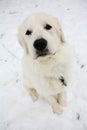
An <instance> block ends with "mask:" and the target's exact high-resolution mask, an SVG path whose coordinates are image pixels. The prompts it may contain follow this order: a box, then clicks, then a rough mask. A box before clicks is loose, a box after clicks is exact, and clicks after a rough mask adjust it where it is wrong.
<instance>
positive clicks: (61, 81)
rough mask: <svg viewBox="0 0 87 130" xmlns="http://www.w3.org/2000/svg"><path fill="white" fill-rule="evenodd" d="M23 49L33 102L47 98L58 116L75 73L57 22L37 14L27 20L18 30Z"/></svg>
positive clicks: (49, 17)
mask: <svg viewBox="0 0 87 130" xmlns="http://www.w3.org/2000/svg"><path fill="white" fill-rule="evenodd" d="M18 39H19V42H20V44H21V45H22V47H23V48H24V57H23V59H22V66H23V73H24V86H25V88H26V89H27V91H28V92H29V94H30V96H31V97H32V100H33V101H36V100H37V99H38V95H40V96H42V97H44V98H45V99H46V100H47V101H48V103H49V104H50V105H51V106H52V109H53V111H54V112H55V113H57V114H60V113H61V112H62V109H61V108H60V105H65V104H66V96H65V91H66V90H65V89H67V85H68V82H69V77H70V72H71V69H72V54H71V50H70V48H69V45H68V44H67V43H66V41H65V38H64V35H63V32H62V29H61V26H60V24H59V21H58V20H57V18H55V17H53V16H50V15H47V14H45V13H37V14H34V15H32V16H31V17H28V18H27V19H25V21H24V22H23V23H22V24H21V25H20V27H19V30H18Z"/></svg>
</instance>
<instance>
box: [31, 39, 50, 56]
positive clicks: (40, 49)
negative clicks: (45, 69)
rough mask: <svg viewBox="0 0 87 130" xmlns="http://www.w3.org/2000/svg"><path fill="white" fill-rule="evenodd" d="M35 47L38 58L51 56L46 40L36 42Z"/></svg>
mask: <svg viewBox="0 0 87 130" xmlns="http://www.w3.org/2000/svg"><path fill="white" fill-rule="evenodd" d="M33 46H34V48H35V50H36V55H37V57H39V56H46V55H48V54H49V51H48V49H47V40H45V39H44V38H40V39H37V40H35V41H34V44H33Z"/></svg>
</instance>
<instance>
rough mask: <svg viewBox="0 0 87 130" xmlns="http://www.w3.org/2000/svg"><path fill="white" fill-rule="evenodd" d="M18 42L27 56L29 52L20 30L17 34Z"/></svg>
mask: <svg viewBox="0 0 87 130" xmlns="http://www.w3.org/2000/svg"><path fill="white" fill-rule="evenodd" d="M18 41H19V43H20V44H21V46H22V47H23V48H24V52H25V54H28V53H29V51H28V47H27V43H26V41H25V39H24V37H23V36H22V33H21V30H19V32H18Z"/></svg>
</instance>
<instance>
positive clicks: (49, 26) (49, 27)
mask: <svg viewBox="0 0 87 130" xmlns="http://www.w3.org/2000/svg"><path fill="white" fill-rule="evenodd" d="M44 28H45V29H46V30H50V29H51V28H52V26H51V25H49V24H46V26H45V27H44Z"/></svg>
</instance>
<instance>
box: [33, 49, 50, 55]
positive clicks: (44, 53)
mask: <svg viewBox="0 0 87 130" xmlns="http://www.w3.org/2000/svg"><path fill="white" fill-rule="evenodd" d="M49 54H50V53H49V50H48V49H45V50H43V51H36V55H37V57H45V56H47V55H49Z"/></svg>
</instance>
